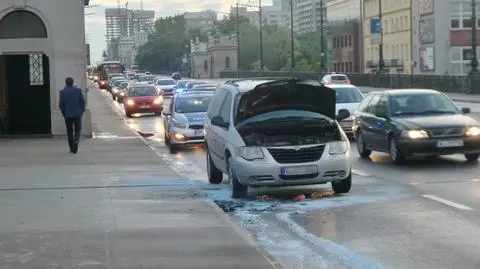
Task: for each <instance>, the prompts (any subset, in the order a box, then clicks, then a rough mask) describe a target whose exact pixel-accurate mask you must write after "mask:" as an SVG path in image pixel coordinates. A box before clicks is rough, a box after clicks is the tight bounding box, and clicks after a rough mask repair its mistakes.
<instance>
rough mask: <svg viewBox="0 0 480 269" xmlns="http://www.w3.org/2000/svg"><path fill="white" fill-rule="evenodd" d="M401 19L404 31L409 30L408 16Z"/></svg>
mask: <svg viewBox="0 0 480 269" xmlns="http://www.w3.org/2000/svg"><path fill="white" fill-rule="evenodd" d="M403 19H404V21H405V29H406V30H408V29H410V21H409V19H408V16H404V17H403Z"/></svg>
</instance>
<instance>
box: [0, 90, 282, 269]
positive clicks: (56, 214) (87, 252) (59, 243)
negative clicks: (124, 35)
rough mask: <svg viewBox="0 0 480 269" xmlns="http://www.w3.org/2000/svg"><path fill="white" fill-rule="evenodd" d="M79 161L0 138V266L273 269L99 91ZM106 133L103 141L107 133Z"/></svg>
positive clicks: (42, 146) (61, 148) (63, 152)
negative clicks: (89, 133)
mask: <svg viewBox="0 0 480 269" xmlns="http://www.w3.org/2000/svg"><path fill="white" fill-rule="evenodd" d="M88 98H89V106H90V109H91V111H92V118H93V130H94V132H95V133H97V134H99V133H103V134H104V137H110V138H95V139H89V140H83V141H81V144H80V150H79V153H78V154H77V155H70V154H69V153H68V147H67V143H66V141H65V140H64V139H31V140H25V139H18V140H13V139H12V140H0V223H1V225H0V253H2V259H0V268H5V269H7V268H8V269H10V268H14V269H27V268H28V269H31V268H88V269H90V268H95V269H96V268H98V269H100V268H102V269H103V268H113V269H133V268H139V269H140V268H144V269H154V268H155V269H160V268H162V269H163V268H165V269H176V268H178V269H188V268H209V269H214V268H218V269H228V268H245V269H246V268H258V269H260V268H281V267H280V266H276V267H274V266H273V265H272V263H273V262H272V261H273V260H272V261H271V260H270V259H271V258H269V256H268V255H267V254H266V253H265V252H264V251H263V250H261V249H260V248H258V247H257V246H256V245H255V244H254V243H253V242H252V241H251V240H249V238H248V236H246V235H245V233H244V232H242V231H241V230H240V229H239V228H238V226H235V224H232V223H233V222H230V221H229V219H228V217H227V216H226V215H224V214H223V212H220V210H219V209H218V208H216V207H215V206H212V205H210V204H209V203H207V202H206V201H205V200H204V199H203V196H202V190H201V188H200V186H198V185H196V184H194V183H192V182H191V181H188V180H186V179H182V178H180V177H179V176H178V175H177V174H176V173H175V172H174V171H172V170H171V169H170V168H169V167H168V166H167V165H166V164H164V163H163V162H162V161H161V159H159V158H158V156H157V155H156V154H155V153H154V152H153V151H151V150H150V149H149V148H148V147H147V145H145V144H144V143H143V142H142V141H141V139H139V138H138V137H137V136H135V134H133V133H132V132H131V131H130V130H129V129H128V128H127V127H126V126H125V125H124V124H123V121H122V119H120V117H119V116H118V115H117V114H116V113H115V112H113V110H112V109H111V108H110V106H109V105H108V104H107V101H106V99H105V98H103V97H102V96H101V93H100V92H99V90H97V89H92V90H91V91H90V93H89V96H88ZM106 134H109V135H106Z"/></svg>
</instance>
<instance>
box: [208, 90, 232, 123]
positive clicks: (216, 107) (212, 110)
mask: <svg viewBox="0 0 480 269" xmlns="http://www.w3.org/2000/svg"><path fill="white" fill-rule="evenodd" d="M226 95H227V91H226V90H225V89H222V88H218V89H217V90H216V91H215V95H214V96H213V98H212V101H210V105H209V106H208V109H207V117H209V118H210V119H212V118H213V117H215V116H218V115H219V113H220V107H221V106H222V104H223V100H224V99H225V96H226Z"/></svg>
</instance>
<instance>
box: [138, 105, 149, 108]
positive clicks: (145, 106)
mask: <svg viewBox="0 0 480 269" xmlns="http://www.w3.org/2000/svg"><path fill="white" fill-rule="evenodd" d="M140 108H150V106H149V105H143V106H140Z"/></svg>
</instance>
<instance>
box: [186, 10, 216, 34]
mask: <svg viewBox="0 0 480 269" xmlns="http://www.w3.org/2000/svg"><path fill="white" fill-rule="evenodd" d="M183 17H184V18H185V27H186V28H187V30H192V29H196V28H200V29H202V30H204V31H209V30H211V29H212V28H213V27H214V25H215V22H216V21H217V12H215V11H213V10H204V11H199V12H185V13H184V14H183Z"/></svg>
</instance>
